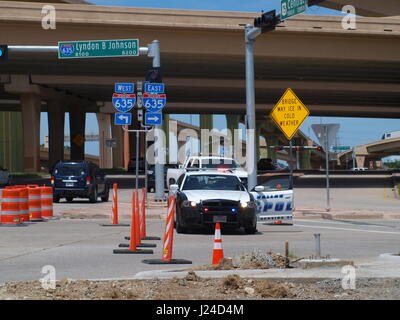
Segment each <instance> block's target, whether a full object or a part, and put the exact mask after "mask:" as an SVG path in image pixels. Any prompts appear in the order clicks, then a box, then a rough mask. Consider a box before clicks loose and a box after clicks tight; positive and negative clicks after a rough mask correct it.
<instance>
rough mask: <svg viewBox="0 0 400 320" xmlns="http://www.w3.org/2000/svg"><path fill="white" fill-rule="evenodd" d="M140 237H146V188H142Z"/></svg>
mask: <svg viewBox="0 0 400 320" xmlns="http://www.w3.org/2000/svg"><path fill="white" fill-rule="evenodd" d="M140 238H141V239H145V238H146V189H145V188H142V202H141V206H140Z"/></svg>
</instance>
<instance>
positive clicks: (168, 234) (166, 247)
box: [142, 196, 192, 264]
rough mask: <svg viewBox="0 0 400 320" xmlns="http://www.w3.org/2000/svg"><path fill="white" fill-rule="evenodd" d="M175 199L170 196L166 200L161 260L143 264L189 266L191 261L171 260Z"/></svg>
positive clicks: (147, 260) (151, 260)
mask: <svg viewBox="0 0 400 320" xmlns="http://www.w3.org/2000/svg"><path fill="white" fill-rule="evenodd" d="M175 201H176V200H175V197H174V196H170V197H169V199H168V213H167V221H166V223H165V231H164V243H163V249H162V257H161V259H145V260H142V262H143V263H148V264H191V263H192V261H189V260H185V259H172V247H173V238H174V213H175Z"/></svg>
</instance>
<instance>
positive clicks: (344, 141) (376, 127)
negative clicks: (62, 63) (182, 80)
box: [41, 0, 400, 154]
mask: <svg viewBox="0 0 400 320" xmlns="http://www.w3.org/2000/svg"><path fill="white" fill-rule="evenodd" d="M87 1H88V2H91V3H93V4H97V5H108V6H111V5H112V6H130V7H144V8H167V9H192V10H217V11H241V12H261V11H262V10H263V11H269V10H273V9H276V10H277V12H278V13H279V12H280V3H281V1H280V0H247V1H237V0H236V1H232V0H202V1H199V0H196V1H194V0H168V1H167V0H87ZM304 14H313V15H343V14H342V13H341V12H340V11H335V10H330V9H326V8H321V7H318V6H313V7H310V8H308V9H307V11H306V12H305V13H304ZM255 67H257V66H255ZM299 98H300V99H301V97H299ZM277 99H279V97H277ZM167 103H168V102H167ZM173 118H176V119H178V120H182V121H186V122H189V123H190V121H192V123H193V124H198V116H196V115H194V116H192V117H190V116H189V115H175V116H173ZM66 119H67V118H66ZM42 121H43V122H42V123H43V125H42V132H41V136H42V141H43V137H44V135H45V134H47V116H46V114H45V113H43V114H42ZM214 121H215V123H216V127H220V128H221V127H223V126H224V124H225V121H224V117H223V116H220V115H217V116H215V120H214ZM314 123H338V124H340V129H339V133H338V145H342V146H350V147H353V146H356V145H360V144H365V143H368V142H372V141H376V140H379V139H380V138H381V136H382V135H383V133H385V132H390V131H396V130H400V121H399V120H397V119H367V118H332V117H312V116H310V117H308V118H307V119H306V120H305V121H304V123H303V124H302V126H301V128H300V130H302V131H303V132H304V133H305V134H307V135H309V136H310V137H311V138H312V139H313V140H314V141H316V142H318V139H317V138H316V137H315V135H314V133H313V132H312V130H311V124H314ZM65 131H66V133H68V132H69V125H68V121H66V125H65ZM86 132H87V133H92V132H98V126H97V121H96V117H95V115H94V114H88V115H87V125H86ZM86 151H87V152H88V153H90V154H98V143H97V142H89V143H87V144H86Z"/></svg>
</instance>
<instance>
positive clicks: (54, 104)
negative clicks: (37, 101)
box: [47, 100, 65, 173]
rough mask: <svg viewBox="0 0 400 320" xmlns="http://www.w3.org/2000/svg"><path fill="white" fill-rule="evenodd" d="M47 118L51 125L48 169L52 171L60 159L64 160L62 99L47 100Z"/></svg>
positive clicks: (63, 111) (63, 109)
mask: <svg viewBox="0 0 400 320" xmlns="http://www.w3.org/2000/svg"><path fill="white" fill-rule="evenodd" d="M47 120H48V127H49V162H48V169H49V172H50V173H51V172H52V171H53V170H52V169H53V166H54V165H55V164H56V163H57V162H58V161H61V160H64V125H65V108H64V106H63V105H62V103H61V102H60V101H57V100H49V101H47Z"/></svg>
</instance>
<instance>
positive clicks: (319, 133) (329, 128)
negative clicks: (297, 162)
mask: <svg viewBox="0 0 400 320" xmlns="http://www.w3.org/2000/svg"><path fill="white" fill-rule="evenodd" d="M311 128H312V129H313V131H314V133H315V135H316V137H317V138H318V140H319V142H320V143H321V145H322V146H324V150H325V166H326V211H330V210H331V205H330V186H329V149H330V148H331V146H332V145H333V143H334V141H335V137H336V134H337V132H338V131H339V128H340V125H339V124H337V123H330V124H312V125H311Z"/></svg>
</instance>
